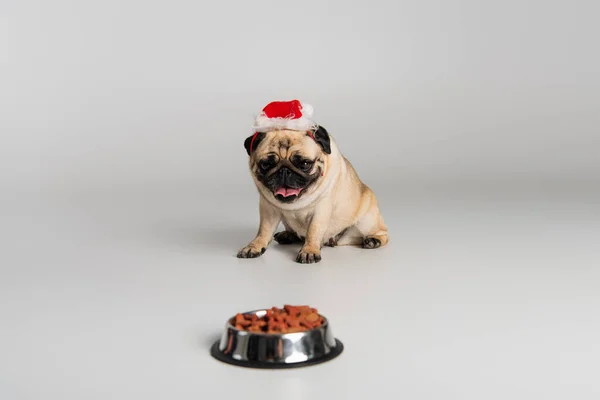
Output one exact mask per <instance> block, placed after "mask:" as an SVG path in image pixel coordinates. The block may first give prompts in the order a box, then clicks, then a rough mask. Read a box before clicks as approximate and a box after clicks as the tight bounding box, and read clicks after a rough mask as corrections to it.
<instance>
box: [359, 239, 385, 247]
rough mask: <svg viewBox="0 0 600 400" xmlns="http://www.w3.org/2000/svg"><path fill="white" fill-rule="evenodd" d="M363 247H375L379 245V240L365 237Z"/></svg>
mask: <svg viewBox="0 0 600 400" xmlns="http://www.w3.org/2000/svg"><path fill="white" fill-rule="evenodd" d="M362 247H363V249H376V248H378V247H381V240H379V239H377V238H374V237H366V238H364V239H363V243H362Z"/></svg>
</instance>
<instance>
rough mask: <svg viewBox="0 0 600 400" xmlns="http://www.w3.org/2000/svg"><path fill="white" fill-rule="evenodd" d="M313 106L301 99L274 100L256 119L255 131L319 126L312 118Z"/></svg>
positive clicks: (310, 128) (303, 128)
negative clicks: (302, 101)
mask: <svg viewBox="0 0 600 400" xmlns="http://www.w3.org/2000/svg"><path fill="white" fill-rule="evenodd" d="M312 114H313V108H312V106H311V105H310V104H306V103H301V102H300V101H299V100H291V101H273V102H271V103H269V104H267V105H266V106H265V108H263V109H262V111H261V112H260V114H258V116H257V117H256V119H255V121H254V131H255V132H268V131H272V130H275V129H290V130H294V131H310V130H313V129H316V128H317V124H316V123H315V122H314V121H313V120H312Z"/></svg>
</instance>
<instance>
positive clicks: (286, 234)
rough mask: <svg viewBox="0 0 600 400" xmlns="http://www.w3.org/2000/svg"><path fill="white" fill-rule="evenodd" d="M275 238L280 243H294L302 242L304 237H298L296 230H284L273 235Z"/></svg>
mask: <svg viewBox="0 0 600 400" xmlns="http://www.w3.org/2000/svg"><path fill="white" fill-rule="evenodd" d="M273 239H275V241H276V242H277V243H279V244H292V243H300V242H302V239H300V238H299V237H298V235H296V234H295V233H294V232H290V231H282V232H278V233H276V234H275V236H273Z"/></svg>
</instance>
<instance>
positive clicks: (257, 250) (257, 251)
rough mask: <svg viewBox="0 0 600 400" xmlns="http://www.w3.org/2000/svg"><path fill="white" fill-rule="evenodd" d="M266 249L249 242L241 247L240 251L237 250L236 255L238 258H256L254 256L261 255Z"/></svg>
mask: <svg viewBox="0 0 600 400" xmlns="http://www.w3.org/2000/svg"><path fill="white" fill-rule="evenodd" d="M266 250H267V248H266V247H258V246H256V245H254V244H252V243H250V244H249V245H248V246H246V247H244V248H243V249H241V250H240V251H238V253H237V257H238V258H256V257H260V256H262V255H263V254H264V253H265V251H266Z"/></svg>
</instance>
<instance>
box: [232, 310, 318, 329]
mask: <svg viewBox="0 0 600 400" xmlns="http://www.w3.org/2000/svg"><path fill="white" fill-rule="evenodd" d="M323 323H324V319H323V317H322V316H321V315H320V314H319V312H318V311H317V309H316V308H312V307H309V306H290V305H285V306H283V308H277V307H273V308H270V309H268V310H267V313H266V314H265V315H264V316H262V317H258V316H257V315H256V314H237V315H236V316H235V318H234V319H233V321H232V324H233V325H234V326H235V328H236V329H239V330H244V331H249V332H257V333H259V332H262V333H294V332H303V331H308V330H310V329H314V328H317V327H319V326H321V325H323Z"/></svg>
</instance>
